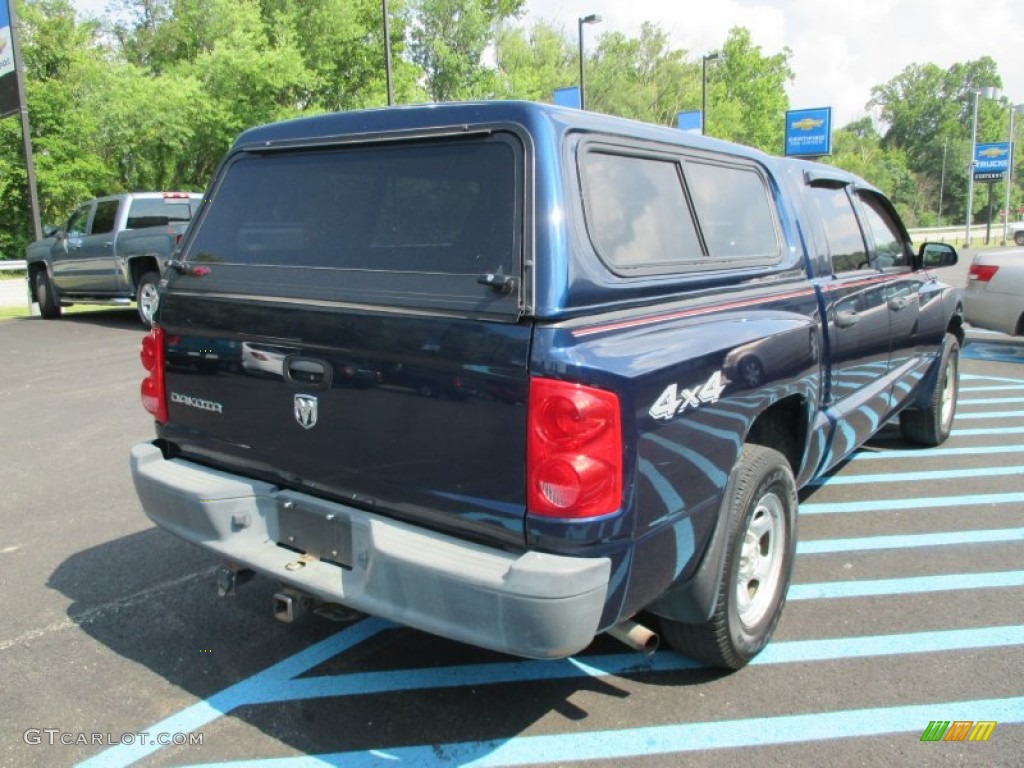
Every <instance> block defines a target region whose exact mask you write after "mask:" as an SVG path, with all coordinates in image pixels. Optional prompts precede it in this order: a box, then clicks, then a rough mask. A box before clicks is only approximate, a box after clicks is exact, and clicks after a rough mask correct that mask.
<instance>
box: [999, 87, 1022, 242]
mask: <svg viewBox="0 0 1024 768" xmlns="http://www.w3.org/2000/svg"><path fill="white" fill-rule="evenodd" d="M1017 112H1024V104H1011V105H1010V136H1009V141H1010V165H1009V167H1008V168H1007V169H1006V204H1005V205H1004V206H1003V245H1006V235H1007V233H1008V232H1009V231H1010V230H1009V227H1010V188H1011V187H1012V186H1013V159H1014V156H1015V155H1016V154H1017V152H1016V148H1017V145H1016V142H1015V141H1014V140H1013V116H1014V115H1015V114H1016V113H1017Z"/></svg>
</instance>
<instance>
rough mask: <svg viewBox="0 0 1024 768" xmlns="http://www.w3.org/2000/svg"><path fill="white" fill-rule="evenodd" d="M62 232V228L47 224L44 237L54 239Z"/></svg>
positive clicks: (44, 228)
mask: <svg viewBox="0 0 1024 768" xmlns="http://www.w3.org/2000/svg"><path fill="white" fill-rule="evenodd" d="M58 232H60V227H58V226H57V225H55V224H46V225H44V226H43V237H54V236H55V235H56V234H57V233H58Z"/></svg>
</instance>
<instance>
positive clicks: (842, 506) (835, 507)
mask: <svg viewBox="0 0 1024 768" xmlns="http://www.w3.org/2000/svg"><path fill="white" fill-rule="evenodd" d="M987 504H1024V493H981V494H972V495H969V496H935V497H929V498H917V499H877V500H873V501H836V502H820V503H811V504H801V505H800V514H801V515H833V514H843V513H847V512H888V511H897V510H899V511H903V510H910V509H926V510H927V509H937V508H939V507H974V506H979V505H987Z"/></svg>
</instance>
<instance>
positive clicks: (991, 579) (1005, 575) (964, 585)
mask: <svg viewBox="0 0 1024 768" xmlns="http://www.w3.org/2000/svg"><path fill="white" fill-rule="evenodd" d="M996 587H1024V571H998V572H985V573H950V574H943V575H941V576H912V577H908V578H903V579H872V580H870V581H822V582H818V583H816V584H793V585H791V586H790V588H789V595H788V597H787V599H788V600H821V599H828V598H840V597H881V596H883V595H912V594H918V593H921V592H949V591H955V590H960V589H994V588H996Z"/></svg>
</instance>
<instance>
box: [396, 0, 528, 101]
mask: <svg viewBox="0 0 1024 768" xmlns="http://www.w3.org/2000/svg"><path fill="white" fill-rule="evenodd" d="M524 4H525V0H415V1H414V4H413V22H412V25H411V28H410V46H409V48H410V54H411V57H412V60H413V62H415V63H416V64H418V65H419V67H420V68H421V69H422V70H423V73H424V79H425V84H426V89H427V95H428V96H429V98H430V99H431V100H432V101H453V100H459V99H471V98H487V97H490V96H492V95H494V93H495V92H496V91H497V90H498V87H499V83H498V80H497V79H496V73H495V71H494V70H493V69H490V68H488V67H486V66H484V64H483V56H484V52H485V50H486V49H487V47H488V46H489V45H490V44H491V43H492V41H493V40H494V38H495V36H496V33H497V27H498V24H499V22H501V21H503V20H505V19H508V18H511V17H513V16H515V15H517V14H518V13H520V12H521V10H522V7H523V5H524Z"/></svg>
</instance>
